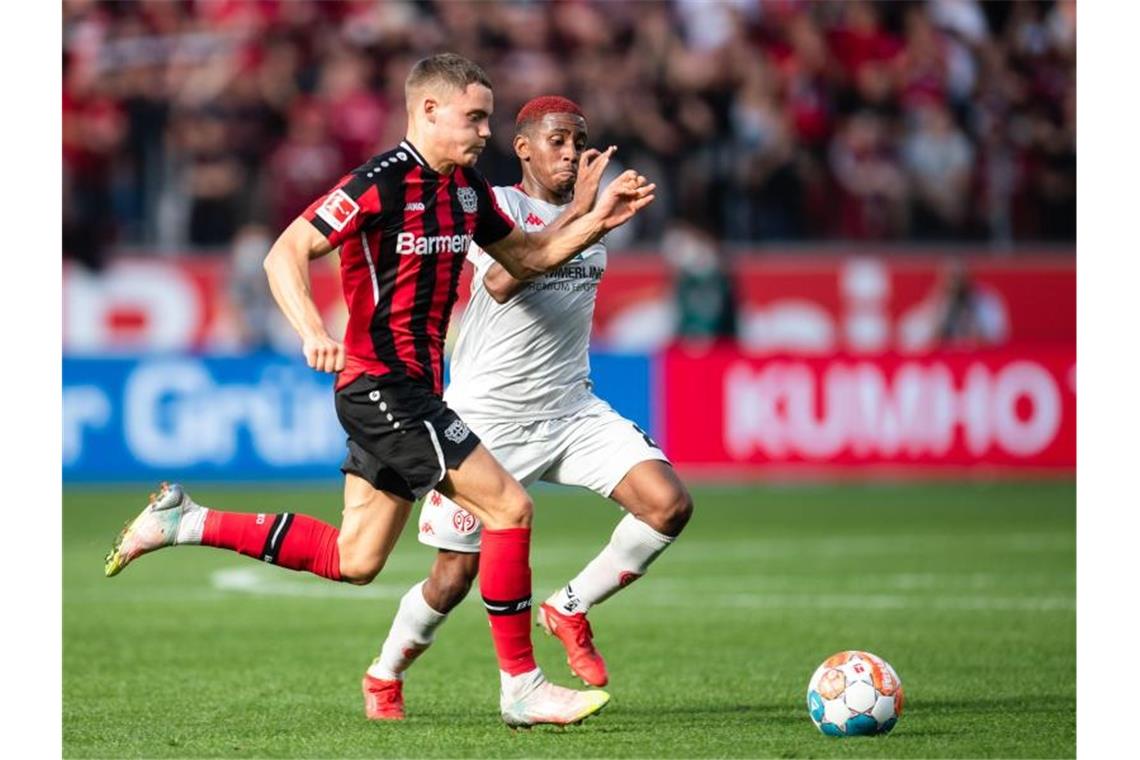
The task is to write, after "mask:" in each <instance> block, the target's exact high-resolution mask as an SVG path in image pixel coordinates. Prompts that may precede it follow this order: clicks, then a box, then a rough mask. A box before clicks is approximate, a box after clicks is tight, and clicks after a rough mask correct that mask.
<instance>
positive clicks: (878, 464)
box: [659, 347, 1076, 476]
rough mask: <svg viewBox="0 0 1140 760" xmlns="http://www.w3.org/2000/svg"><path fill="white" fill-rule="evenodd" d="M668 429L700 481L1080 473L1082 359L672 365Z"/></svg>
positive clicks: (720, 357) (725, 359)
mask: <svg viewBox="0 0 1140 760" xmlns="http://www.w3.org/2000/svg"><path fill="white" fill-rule="evenodd" d="M661 362H662V367H661V376H662V377H663V380H664V387H663V388H662V395H661V398H660V406H659V410H662V411H661V412H660V416H659V420H660V422H661V423H662V424H661V427H660V429H661V430H663V432H664V435H663V437H664V445H665V447H666V450H667V451H668V452H669V455H670V456H671V457H672V458H673V459H674V461H675V462H676V463H677V464H678V465H680V466H682V467H685V468H686V469H688V470H689V471H690V472H699V471H701V470H705V471H708V472H709V473H710V474H711V473H721V474H731V475H738V476H759V475H762V474H763V473H765V472H777V471H778V472H784V473H788V474H794V473H795V472H796V471H801V472H808V471H812V472H815V471H820V470H827V471H829V472H834V473H836V474H843V473H846V474H849V475H859V474H861V473H871V472H879V473H880V474H881V471H883V470H892V471H900V472H905V471H907V470H913V471H923V472H927V471H938V470H943V471H954V470H957V469H962V468H971V469H977V468H983V469H985V468H992V469H993V470H995V471H1011V472H1023V471H1028V470H1042V471H1056V472H1058V473H1066V472H1071V471H1072V469H1073V468H1074V467H1075V464H1076V352H1075V350H1074V349H1072V348H1050V347H1040V348H1028V349H1024V350H1017V351H1011V350H999V351H987V352H981V353H935V354H927V355H923V356H911V357H907V356H900V355H886V356H878V357H874V358H867V357H858V356H850V355H833V356H827V357H789V356H771V357H756V356H749V355H745V354H742V353H740V352H739V351H737V350H735V349H731V348H721V349H714V350H712V351H711V352H708V353H702V354H699V355H695V354H690V353H687V352H686V351H684V350H681V349H674V350H671V351H669V352H668V353H667V354H665V355H664V356H663V357H662V359H661Z"/></svg>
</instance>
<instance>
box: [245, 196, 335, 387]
mask: <svg viewBox="0 0 1140 760" xmlns="http://www.w3.org/2000/svg"><path fill="white" fill-rule="evenodd" d="M330 251H332V246H331V245H330V244H329V241H328V240H327V239H325V236H324V235H322V234H321V233H320V231H319V230H318V229H317V228H316V227H314V226H313V225H312V224H311V223H310V222H308V221H307V220H305V219H304V218H302V217H297V218H296V219H294V220H293V223H292V224H290V225H289V226H288V227H286V228H285V231H284V232H282V233H281V236H280V237H278V238H277V242H275V243H274V244H273V247H272V248H270V249H269V254H268V255H267V256H266V257H265V262H264V266H265V274H266V276H267V277H268V278H269V289H270V291H272V293H273V299H274V300H275V301H277V306H278V307H280V309H281V311H282V312H283V313H284V314H285V318H286V319H288V320H289V324H291V325H293V329H294V330H296V331H297V334H298V335H300V336H301V343H302V346H301V350H302V351H303V352H304V354H305V361H307V362H308V363H309V366H310V367H312V368H313V369H315V370H318V371H320V372H339V371H340V370H342V369H344V345H343V344H341V343H340V342H338V341H335V340H333V339H332V337H331V336H329V334H328V331H327V330H325V323H324V320H322V319H321V314H320V312H319V311H318V310H317V305H316V303H314V302H313V294H312V286H311V284H310V280H309V261H310V259H316V258H320V257H321V256H324V255H325V254H327V253H329V252H330Z"/></svg>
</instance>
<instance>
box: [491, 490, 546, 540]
mask: <svg viewBox="0 0 1140 760" xmlns="http://www.w3.org/2000/svg"><path fill="white" fill-rule="evenodd" d="M487 512H488V520H487V527H488V528H491V529H494V530H502V529H503V528H529V527H530V523H531V519H532V518H533V516H534V502H533V501H531V498H530V494H528V493H527V492H526V491H525V490H524V489H523V488H522V486H519V487H517V488H513V489H511V490H510V491H509V492H508V493H507V494H506V495H504V497H503V498H502V499H500V500H499V502H498V503H497V504H495V505H494V506H492V507H490V508H489V509H488V510H487Z"/></svg>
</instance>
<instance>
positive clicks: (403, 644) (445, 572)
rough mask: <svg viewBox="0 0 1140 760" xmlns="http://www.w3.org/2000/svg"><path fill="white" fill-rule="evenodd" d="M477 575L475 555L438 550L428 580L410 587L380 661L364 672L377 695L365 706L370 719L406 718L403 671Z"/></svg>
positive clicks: (403, 599) (477, 558)
mask: <svg viewBox="0 0 1140 760" xmlns="http://www.w3.org/2000/svg"><path fill="white" fill-rule="evenodd" d="M478 572H479V555H478V554H470V553H465V552H456V551H448V550H446V549H440V550H439V553H438V554H437V555H436V558H435V562H434V563H433V564H432V568H431V573H430V574H429V575H428V577H427V580H423V581H420V582H419V583H417V584H416V585H414V586H412V587H411V589H409V590H408V593H406V594H404V596H403V598H402V599H400V607H399V609H398V610H397V611H396V617H395V618H394V619H393V620H392V627H391V628H390V629H389V630H388V637H387V638H386V639H385V640H384V645H383V646H382V647H381V648H380V656H379V657H377V658H376V659H375V660H373V662H372V665H371V666H369V668H368V673H367V675H368V677H369V678H370V679H372V681H371V684H372V690H373V692H374V693H375V694H376V695H377V696H376V699H375V700H373V701H372V702H371V703H370V702H369V701H368V700H366V701H365V714H366V715H367V716H368V718H370V719H372V720H400V719H402V718H403V717H404V698H403V680H404V673H405V671H407V669H408V668H409V667H411V665H412V663H413V662H415V661H416V659H417V658H418V657H419V656H420V655H422V654H423V653H424V651H425V650H426V649H427V648H428V647H429V646H431V644H432V642H433V641H434V640H435V631H436V629H437V628H439V626H440V625H442V624H443V622H444V621H445V620H446V619H447V615H448V613H449V612H451V610H453V609H454V608H455V607H456V606H457V605H458V604H459V603H460V602H462V601H463V599H464V598H465V597H466V596H467V593H468V591H470V590H471V583H472V582H473V581H474V580H475V576H476V575H477V574H478Z"/></svg>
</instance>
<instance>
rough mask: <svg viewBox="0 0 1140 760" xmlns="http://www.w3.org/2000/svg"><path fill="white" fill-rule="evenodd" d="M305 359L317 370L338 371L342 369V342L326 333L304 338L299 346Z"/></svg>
mask: <svg viewBox="0 0 1140 760" xmlns="http://www.w3.org/2000/svg"><path fill="white" fill-rule="evenodd" d="M301 350H302V351H303V352H304V353H305V361H306V362H308V364H309V366H310V367H312V368H313V369H315V370H316V371H317V372H340V371H341V370H342V369H344V344H342V343H338V342H336V341H335V340H333V339H332V338H330V337H329V336H327V335H320V336H316V337H312V338H305V341H304V343H303V344H302V346H301Z"/></svg>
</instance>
